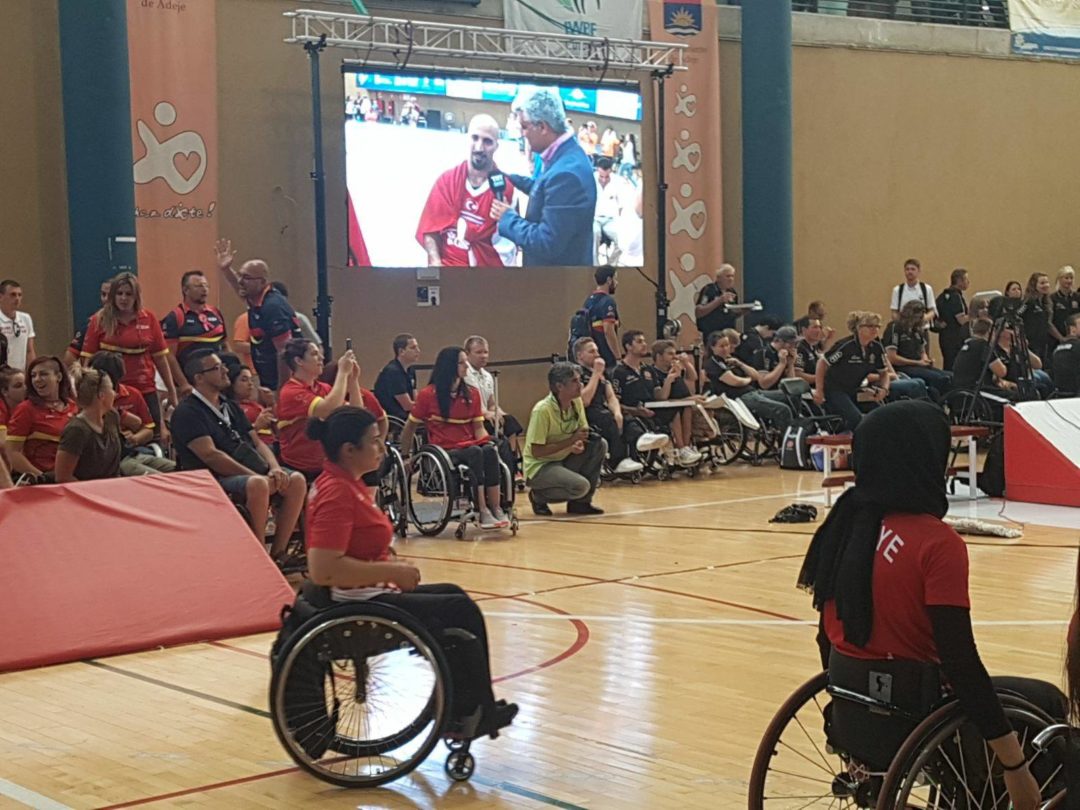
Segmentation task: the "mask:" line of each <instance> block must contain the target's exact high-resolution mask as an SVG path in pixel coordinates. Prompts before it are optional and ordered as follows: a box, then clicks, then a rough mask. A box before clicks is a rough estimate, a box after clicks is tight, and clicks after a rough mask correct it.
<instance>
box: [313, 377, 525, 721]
mask: <svg viewBox="0 0 1080 810" xmlns="http://www.w3.org/2000/svg"><path fill="white" fill-rule="evenodd" d="M343 376H348V375H343ZM308 435H309V436H310V437H312V438H317V439H318V440H319V442H320V445H321V447H322V451H323V455H324V457H325V459H326V460H325V461H324V462H323V473H322V474H321V475H320V476H319V477H318V478H317V479H316V481H315V485H314V487H312V490H311V497H310V499H309V500H308V505H307V550H308V565H309V570H310V573H311V581H312V582H313V583H314V584H315V585H318V586H323V587H328V588H329V589H330V597H331V599H332V600H333V601H337V602H348V601H361V600H368V599H370V600H371V601H372V602H380V603H383V604H387V605H393V606H394V607H396V608H398V609H399V610H403V611H405V612H406V613H409V614H410V615H412V616H413V617H415V618H416V619H418V620H419V621H420V622H421V623H422V624H423V625H424V626H425V627H426V628H427V629H428V630H430V631H431V632H432V633H433V634H434V635H435V638H436V639H442V638H443V632H444V631H445V630H448V629H451V628H455V629H461V630H465V631H466V632H467V633H468V635H469V637H470V639H472V640H470V641H469V642H467V643H463V644H460V645H459V646H457V647H456V648H455V650H454V654H452V655H449V656H448V660H449V663H450V670H451V676H452V680H453V685H454V688H453V690H451V695H450V697H451V703H450V712H449V717H450V720H451V727H450V729H449V730H450V731H451V733H453V734H455V735H460V736H462V737H465V738H468V739H472V738H474V737H480V736H483V735H486V734H493V733H494V732H496V731H498V730H499V729H500V728H503V727H504V726H507V725H509V724H510V722H511V721H512V720H513V719H514V716H515V715H516V714H517V706H516V705H514V704H512V703H511V704H507V703H505V702H503V701H501V700H500V701H497V700H495V695H494V693H493V691H492V688H491V666H490V663H489V654H488V637H487V630H486V628H485V626H484V616H483V614H482V613H481V612H480V609H479V608H478V607H477V606H476V603H475V602H473V601H472V599H470V598H469V596H468V595H467V594H466V593H465V592H464V591H463V590H462V589H461V588H459V587H458V586H457V585H434V584H433V585H421V584H420V571H419V569H418V568H417V567H416V566H415V565H413V564H412V563H411V562H408V561H406V560H403V559H402V558H400V557H395V556H394V555H393V553H392V552H391V549H390V543H391V541H392V539H393V534H394V532H393V529H392V528H391V526H390V521H389V520H388V519H387V517H386V515H385V514H383V512H382V511H380V509H379V507H378V506H377V505H376V503H375V497H374V493H372V491H371V490H370V489H368V488H367V487H366V486H365V485H364V482H363V477H364V476H365V475H368V474H370V473H373V472H374V471H375V470H377V469H379V466H380V464H381V463H382V460H383V457H384V455H385V454H386V444H385V441H384V438H383V436H382V435H381V433H380V431H379V428H378V426H377V425H376V422H375V418H374V417H373V416H372V414H371V413H369V412H368V411H365V410H363V409H361V408H353V407H349V406H346V407H343V408H338V409H337V410H335V411H334V412H333V413H331V414H330V416H329V418H327V419H326V420H325V421H322V420H315V419H313V420H310V421H309V422H308ZM301 598H306V594H305V596H304V597H301ZM317 686H318V690H319V691H318V697H319V699H320V700H321V697H322V684H321V682H319V683H318V684H317Z"/></svg>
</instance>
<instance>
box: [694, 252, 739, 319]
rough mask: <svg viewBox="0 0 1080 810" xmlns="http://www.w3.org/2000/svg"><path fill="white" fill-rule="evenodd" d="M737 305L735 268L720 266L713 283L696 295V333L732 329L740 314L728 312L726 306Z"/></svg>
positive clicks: (725, 265) (728, 265) (727, 265)
mask: <svg viewBox="0 0 1080 810" xmlns="http://www.w3.org/2000/svg"><path fill="white" fill-rule="evenodd" d="M737 303H739V294H738V292H736V291H735V268H734V267H732V266H731V265H730V264H722V265H720V269H719V270H717V271H716V276H715V278H714V279H713V281H712V282H711V283H709V284H706V285H705V286H704V287H702V288H701V292H699V293H698V296H697V300H696V302H695V306H694V319H695V321H696V323H697V328H698V332H700V333H701V334H703V335H709V334H711V333H713V332H718V331H720V330H721V329H734V328H735V324H737V323H738V322H739V318H741V317H742V313H740V312H729V311H728V309H727V305H728V304H737Z"/></svg>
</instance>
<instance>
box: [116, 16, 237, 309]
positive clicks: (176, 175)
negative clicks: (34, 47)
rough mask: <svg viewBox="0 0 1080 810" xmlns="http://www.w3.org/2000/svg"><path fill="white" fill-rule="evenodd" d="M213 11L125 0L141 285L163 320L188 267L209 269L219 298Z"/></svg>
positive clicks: (177, 295) (149, 305)
mask: <svg viewBox="0 0 1080 810" xmlns="http://www.w3.org/2000/svg"><path fill="white" fill-rule="evenodd" d="M216 5H217V3H216V2H215V0H198V2H190V0H127V22H128V59H129V63H130V72H131V141H132V158H133V160H134V165H133V167H132V171H133V175H134V181H135V238H136V248H137V252H138V263H139V284H140V286H141V287H142V293H143V305H144V306H146V307H147V308H149V309H151V310H152V311H153V312H154V313H155V314H157V315H158V316H159V317H161V316H163V315H164V314H165V313H166V312H167V311H168V310H169V309H171V308H172V307H174V306H176V302H177V301H178V300H179V299H180V276H181V275H182V274H183V273H184V271H185V270H191V269H195V268H198V269H205V270H206V271H207V273H208V274H209V275H210V278H211V286H212V289H213V294H214V297H213V299H212V300H215V301H216V300H217V297H218V296H217V293H218V292H219V289H218V288H219V286H220V284H219V280H218V278H217V273H216V272H213V264H214V258H213V256H214V252H213V251H214V241H215V239H216V238H217V215H218V211H217V196H218V176H217V157H218V144H217V136H218V122H217V26H216V22H215V15H216Z"/></svg>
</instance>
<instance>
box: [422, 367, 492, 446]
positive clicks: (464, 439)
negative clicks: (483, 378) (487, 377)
mask: <svg viewBox="0 0 1080 810" xmlns="http://www.w3.org/2000/svg"><path fill="white" fill-rule="evenodd" d="M462 385H463V386H465V383H462ZM466 387H467V388H468V389H469V401H468V402H466V401H465V400H464V398H462V397H461V396H455V397H454V398H453V399H452V400H451V401H450V416H448V417H444V416H443V415H442V413H441V412H440V411H439V399H438V397H436V396H435V386H434V385H429V386H427V387H426V388H423V389H421V391H420V393H418V394H417V395H416V402H415V403H414V404H413V409H412V410H411V411H410V412H409V421H410V422H415V423H419V424H423V425H426V426H427V434H428V441H429V442H431V443H432V444H435V445H438V446H439V447H441V448H443V449H444V450H457V449H459V448H461V447H470V446H471V445H474V444H480V443H481V442H484V441H487V439H477V438H476V433H475V431H476V424H477V423H478V422H479V423H481V424H483V422H484V412H483V410H482V409H481V407H480V392H479V391H477V390H476V389H475V388H473V387H472V386H471V385H469V386H466Z"/></svg>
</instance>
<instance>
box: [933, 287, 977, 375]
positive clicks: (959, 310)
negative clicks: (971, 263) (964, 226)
mask: <svg viewBox="0 0 1080 810" xmlns="http://www.w3.org/2000/svg"><path fill="white" fill-rule="evenodd" d="M969 286H971V280H970V279H969V278H968V271H967V270H965V269H964V268H963V267H957V268H956V269H955V270H953V271H952V275H951V276H950V277H949V287H948V289H946V290H945V291H944V292H942V293H941V295H939V296H938V298H937V311H938V321H937V326H936V328H937V330H938V345H939V346H940V347H941V357H942V360H941V367H942V368H943V369H944V370H945V371H952V367H953V363H954V362H955V361H956V355H957V353H958V352H959V351H960V347H961V346H963V345H964V341H965V340H967V339H968V338H969V337H970V336H971V329H970V328H969V326H968V324H969V323H970V321H971V317H970V316H969V314H968V306H967V301H966V300H965V299H964V292H965V291H966V290H967V288H968V287H969Z"/></svg>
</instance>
